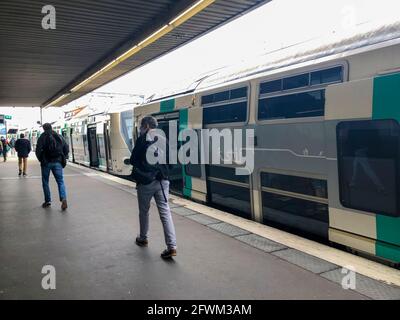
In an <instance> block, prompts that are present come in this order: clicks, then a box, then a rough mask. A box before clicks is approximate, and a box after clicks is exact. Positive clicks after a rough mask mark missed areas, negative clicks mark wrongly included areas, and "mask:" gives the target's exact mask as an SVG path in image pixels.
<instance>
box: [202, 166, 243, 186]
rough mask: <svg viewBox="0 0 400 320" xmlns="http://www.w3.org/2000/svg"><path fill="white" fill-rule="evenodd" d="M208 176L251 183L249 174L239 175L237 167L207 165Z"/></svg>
mask: <svg viewBox="0 0 400 320" xmlns="http://www.w3.org/2000/svg"><path fill="white" fill-rule="evenodd" d="M206 172H207V177H211V178H217V179H223V180H229V181H236V182H240V183H249V176H245V175H237V174H236V170H235V168H232V167H224V166H216V165H206Z"/></svg>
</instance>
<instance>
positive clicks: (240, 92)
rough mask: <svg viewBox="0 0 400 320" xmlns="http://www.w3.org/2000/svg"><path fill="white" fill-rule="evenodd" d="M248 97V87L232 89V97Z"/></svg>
mask: <svg viewBox="0 0 400 320" xmlns="http://www.w3.org/2000/svg"><path fill="white" fill-rule="evenodd" d="M246 97H247V87H243V88H239V89H233V90H231V95H230V99H231V100H232V99H238V98H246Z"/></svg>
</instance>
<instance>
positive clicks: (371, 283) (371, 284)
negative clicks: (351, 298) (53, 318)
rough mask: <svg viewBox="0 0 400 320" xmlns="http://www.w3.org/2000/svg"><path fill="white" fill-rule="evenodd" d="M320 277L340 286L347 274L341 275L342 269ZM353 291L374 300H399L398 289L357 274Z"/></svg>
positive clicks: (399, 288)
mask: <svg viewBox="0 0 400 320" xmlns="http://www.w3.org/2000/svg"><path fill="white" fill-rule="evenodd" d="M321 276H322V277H324V278H325V279H328V280H331V281H333V282H336V283H338V284H340V285H342V281H343V279H344V277H346V276H347V273H342V269H337V270H333V271H329V272H326V273H322V274H321ZM354 291H357V292H359V293H361V294H363V295H365V296H367V297H370V298H372V299H375V300H400V287H397V286H392V285H388V284H386V283H383V282H380V281H378V280H375V279H371V278H368V277H366V276H363V275H361V274H358V273H357V274H356V278H355V289H354Z"/></svg>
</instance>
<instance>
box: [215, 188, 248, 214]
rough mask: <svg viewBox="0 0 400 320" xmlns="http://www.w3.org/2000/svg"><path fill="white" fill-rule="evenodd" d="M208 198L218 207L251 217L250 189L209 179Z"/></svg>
mask: <svg viewBox="0 0 400 320" xmlns="http://www.w3.org/2000/svg"><path fill="white" fill-rule="evenodd" d="M207 194H208V200H209V201H210V203H211V204H214V205H216V206H217V207H220V208H223V209H226V210H228V211H229V212H231V213H233V214H235V215H237V216H240V217H243V218H247V219H251V202H250V189H249V188H245V187H241V186H236V185H232V184H226V183H221V182H216V181H207Z"/></svg>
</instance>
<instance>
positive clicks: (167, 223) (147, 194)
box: [137, 180, 176, 249]
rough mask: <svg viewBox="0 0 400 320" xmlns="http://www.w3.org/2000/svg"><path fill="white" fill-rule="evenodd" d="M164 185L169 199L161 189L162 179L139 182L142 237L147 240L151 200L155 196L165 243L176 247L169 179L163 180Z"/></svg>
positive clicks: (138, 192)
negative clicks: (169, 200) (147, 182)
mask: <svg viewBox="0 0 400 320" xmlns="http://www.w3.org/2000/svg"><path fill="white" fill-rule="evenodd" d="M161 183H162V187H163V190H164V194H165V196H166V198H167V201H165V199H164V195H163V193H162V190H161V185H160V181H158V180H155V181H153V182H152V183H150V184H146V185H144V184H139V185H138V186H137V196H138V203H139V222H140V236H139V237H140V239H141V240H146V239H147V236H148V232H149V209H150V201H151V199H152V198H153V197H154V200H155V201H156V204H157V208H158V213H159V214H160V219H161V222H162V225H163V228H164V237H165V244H166V245H167V247H168V249H176V235H175V227H174V222H173V221H172V216H171V210H170V208H169V204H168V196H169V181H168V180H162V181H161Z"/></svg>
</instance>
